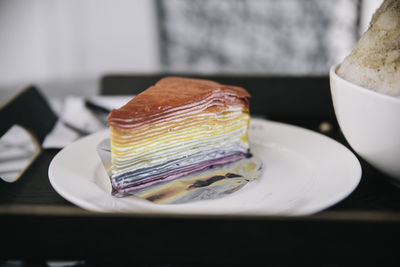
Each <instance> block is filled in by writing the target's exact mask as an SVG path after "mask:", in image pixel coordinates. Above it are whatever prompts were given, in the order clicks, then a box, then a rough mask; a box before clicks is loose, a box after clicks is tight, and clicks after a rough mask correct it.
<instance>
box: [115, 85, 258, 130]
mask: <svg viewBox="0 0 400 267" xmlns="http://www.w3.org/2000/svg"><path fill="white" fill-rule="evenodd" d="M248 97H250V95H249V94H248V92H247V91H246V90H245V89H243V88H241V87H235V86H226V85H221V84H219V83H215V82H211V81H206V80H200V79H187V78H176V77H169V78H164V79H162V80H160V81H159V82H158V83H157V84H156V85H155V86H152V87H150V88H148V89H147V90H145V91H144V92H142V93H141V94H139V95H138V96H136V97H135V98H134V99H132V100H131V101H129V102H128V103H127V104H126V105H125V106H123V107H121V108H120V109H118V110H113V111H112V112H111V114H110V116H109V118H108V122H109V125H110V126H113V127H119V128H134V127H139V126H141V125H143V124H151V123H153V122H155V121H157V120H159V119H163V118H168V117H169V116H171V114H172V115H173V116H179V115H185V114H193V113H200V112H202V111H204V110H206V109H207V108H209V107H213V106H223V107H229V106H232V107H234V106H242V107H243V108H244V110H246V108H247V109H248V101H247V98H248Z"/></svg>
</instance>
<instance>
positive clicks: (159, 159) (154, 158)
mask: <svg viewBox="0 0 400 267" xmlns="http://www.w3.org/2000/svg"><path fill="white" fill-rule="evenodd" d="M246 132H247V129H246V128H245V127H242V128H240V129H238V130H236V131H234V132H231V133H227V134H224V135H220V136H215V137H210V138H203V139H197V140H192V141H190V142H181V143H177V144H176V145H174V146H170V147H167V148H158V149H155V150H153V151H152V152H150V153H147V154H143V155H140V156H135V157H131V156H126V157H114V158H113V169H112V174H115V175H118V174H121V173H123V172H127V171H131V170H132V169H139V168H147V167H151V166H154V165H158V164H162V163H164V162H167V161H170V160H172V159H176V158H181V157H187V156H189V155H191V154H195V153H198V152H199V151H202V150H210V149H219V148H223V147H232V146H235V147H236V149H237V150H238V151H244V152H245V151H247V149H248V148H249V147H248V142H247V140H243V141H240V138H241V137H243V136H244V135H246Z"/></svg>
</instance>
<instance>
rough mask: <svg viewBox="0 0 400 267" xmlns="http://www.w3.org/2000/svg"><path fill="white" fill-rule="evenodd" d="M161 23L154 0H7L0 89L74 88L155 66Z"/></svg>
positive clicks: (0, 25) (1, 15) (0, 18)
mask: <svg viewBox="0 0 400 267" xmlns="http://www.w3.org/2000/svg"><path fill="white" fill-rule="evenodd" d="M156 26H157V25H156V18H155V11H154V3H153V1H150V0H131V1H129V0H102V1H96V0H29V1H28V0H26V1H24V0H2V1H0V88H11V87H18V86H21V85H22V84H25V83H31V82H35V83H38V84H41V85H42V84H43V86H44V87H49V86H52V87H54V89H47V91H49V90H61V89H66V90H68V86H71V87H81V86H82V85H83V86H87V87H93V86H95V85H96V84H95V81H96V80H97V79H98V78H99V77H100V76H101V75H102V74H103V73H108V72H135V71H136V72H147V71H155V70H157V69H158V46H157V28H156ZM61 83H63V84H64V85H63V87H61V88H58V85H57V84H61ZM65 84H67V85H65ZM80 90H82V88H75V89H74V88H71V92H72V93H75V92H77V91H80ZM83 90H85V89H83ZM88 90H92V91H93V88H91V89H88Z"/></svg>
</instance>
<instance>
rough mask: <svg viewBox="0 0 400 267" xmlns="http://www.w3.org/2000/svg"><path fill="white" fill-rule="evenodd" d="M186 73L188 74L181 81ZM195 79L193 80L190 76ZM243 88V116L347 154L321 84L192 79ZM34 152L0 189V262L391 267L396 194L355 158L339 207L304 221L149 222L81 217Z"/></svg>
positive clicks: (141, 85) (138, 80)
mask: <svg viewBox="0 0 400 267" xmlns="http://www.w3.org/2000/svg"><path fill="white" fill-rule="evenodd" d="M162 76H165V74H157V75H108V76H106V77H104V78H103V79H102V81H101V89H100V93H101V94H104V95H110V94H113V95H114V94H136V93H138V92H140V91H142V90H143V89H145V88H147V87H148V86H149V85H151V84H153V83H154V82H155V81H157V80H158V79H159V78H160V77H162ZM188 76H194V75H188ZM197 76H199V75H197ZM200 77H204V78H210V79H213V80H216V81H220V82H223V83H226V84H234V85H238V86H243V87H245V88H246V89H248V91H249V92H250V93H251V94H252V96H253V97H252V99H251V111H252V114H254V115H257V116H263V117H266V118H268V119H271V120H275V121H280V122H285V123H291V124H295V125H299V126H302V127H305V128H308V129H311V130H314V131H320V132H321V123H324V124H325V125H326V124H327V123H328V124H329V125H330V126H331V129H330V130H329V129H328V130H326V131H324V130H323V129H322V130H323V131H322V133H323V134H325V135H328V136H329V137H331V138H333V139H335V140H337V141H339V142H340V143H342V144H344V145H345V146H347V147H349V146H348V144H347V142H346V141H345V139H344V137H343V135H342V133H341V132H340V129H339V127H338V125H337V122H336V119H335V116H334V112H333V107H332V103H331V98H330V93H329V81H328V78H327V77H266V76H246V75H230V76H226V75H225V76H222V75H214V76H200ZM57 152H58V150H54V149H53V150H44V151H42V153H41V154H40V155H39V157H38V158H37V159H36V161H35V162H34V163H33V164H32V165H31V166H30V168H29V169H28V170H27V171H26V172H25V173H24V175H23V176H22V177H21V179H20V180H18V181H17V182H15V183H12V184H7V183H5V182H0V225H1V227H0V237H1V238H0V239H1V242H0V246H1V248H0V260H1V259H3V260H4V259H27V260H39V259H58V260H76V259H85V260H87V261H88V262H94V263H96V264H100V265H107V266H110V265H113V266H115V265H126V263H127V262H129V263H131V264H138V265H140V264H170V265H171V264H188V263H200V264H215V263H226V264H233V263H235V264H237V263H242V264H244V265H248V264H250V263H263V264H264V265H272V266H282V265H318V266H321V265H322V266H354V265H364V266H389V265H398V264H399V263H398V253H399V249H400V246H399V245H398V242H399V238H400V191H399V188H397V187H395V186H393V185H392V184H391V183H390V182H388V179H389V177H387V176H385V175H384V174H383V173H381V172H380V171H378V170H376V169H375V168H373V167H372V166H371V165H369V164H368V163H366V162H365V161H364V160H362V159H361V158H359V160H360V162H361V166H362V170H363V175H362V179H361V182H360V184H359V186H358V187H357V188H356V190H355V191H354V192H353V193H352V194H351V195H350V196H348V197H347V198H346V199H344V200H343V201H341V202H339V203H337V204H336V205H334V206H332V207H330V208H328V209H326V210H325V211H322V212H319V213H317V214H314V215H311V216H301V217H279V216H265V217H240V216H238V217H235V216H232V217H221V216H202V217H196V216H165V215H164V216H149V215H140V214H108V213H95V212H89V211H85V210H83V209H81V208H79V207H77V206H75V205H73V204H71V203H69V202H68V201H66V200H64V199H63V198H62V197H61V196H59V195H58V194H57V193H56V192H55V191H54V189H53V188H52V187H51V185H50V183H49V179H48V174H47V171H48V166H49V164H50V162H51V160H52V158H53V157H54V156H55V155H56V153H57Z"/></svg>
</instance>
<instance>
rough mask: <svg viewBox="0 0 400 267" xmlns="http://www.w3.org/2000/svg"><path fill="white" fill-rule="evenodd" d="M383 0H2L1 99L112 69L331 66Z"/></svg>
mask: <svg viewBox="0 0 400 267" xmlns="http://www.w3.org/2000/svg"><path fill="white" fill-rule="evenodd" d="M381 2H382V1H381V0H324V1H319V0H285V1H276V0H261V1H258V0H191V1H187V0H166V1H164V0H130V1H128V0H102V1H98V0H79V1H78V0H52V1H51V0H30V1H24V0H1V1H0V40H1V41H0V100H3V99H5V98H7V97H8V96H10V95H11V94H12V93H14V92H15V91H17V90H18V89H20V88H21V87H23V86H24V85H26V84H28V83H35V84H37V85H38V86H39V87H40V88H41V90H42V91H44V93H45V94H46V95H49V96H64V95H93V94H96V93H97V87H98V82H99V79H100V77H101V76H102V75H104V74H106V73H153V72H194V73H199V72H201V73H259V74H266V75H269V74H271V75H326V74H327V72H328V69H329V66H331V65H332V64H334V63H337V62H340V61H341V60H342V59H343V58H344V57H345V55H346V54H348V53H349V52H350V51H351V48H352V47H353V46H354V44H355V42H356V41H357V40H358V38H359V36H360V35H361V34H362V32H364V31H365V30H366V28H367V27H368V23H369V21H370V19H371V15H372V14H373V12H374V11H375V9H376V8H377V7H378V6H379V5H380V3H381Z"/></svg>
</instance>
